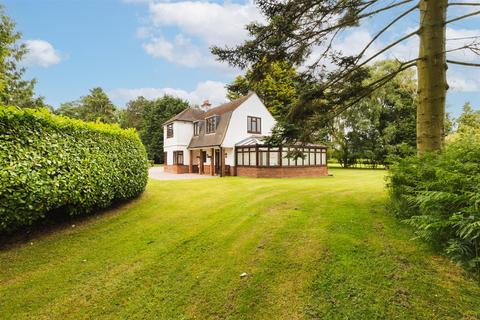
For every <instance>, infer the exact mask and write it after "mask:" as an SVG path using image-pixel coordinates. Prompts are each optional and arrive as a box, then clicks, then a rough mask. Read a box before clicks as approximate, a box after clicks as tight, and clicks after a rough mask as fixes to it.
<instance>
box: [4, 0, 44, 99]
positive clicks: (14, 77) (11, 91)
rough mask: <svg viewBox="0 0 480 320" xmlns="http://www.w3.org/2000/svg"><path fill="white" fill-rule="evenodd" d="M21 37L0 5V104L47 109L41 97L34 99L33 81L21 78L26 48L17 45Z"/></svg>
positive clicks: (22, 45) (23, 45)
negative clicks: (20, 64)
mask: <svg viewBox="0 0 480 320" xmlns="http://www.w3.org/2000/svg"><path fill="white" fill-rule="evenodd" d="M21 37H22V35H21V33H19V32H17V31H15V22H13V21H12V19H11V18H10V17H8V16H7V15H5V12H4V8H3V6H2V5H0V104H2V105H14V106H17V107H20V108H43V107H48V106H47V105H46V104H45V102H44V100H43V97H35V93H34V88H35V84H36V81H35V79H33V80H24V79H23V78H22V77H23V74H24V73H25V68H21V67H19V63H20V62H21V60H22V58H23V57H24V56H25V54H26V53H27V47H26V46H25V44H18V41H19V40H20V39H21Z"/></svg>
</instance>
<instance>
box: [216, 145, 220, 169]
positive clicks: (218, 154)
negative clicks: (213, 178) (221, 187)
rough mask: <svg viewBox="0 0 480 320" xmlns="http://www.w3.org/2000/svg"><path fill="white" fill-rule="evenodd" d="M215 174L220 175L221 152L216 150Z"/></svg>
mask: <svg viewBox="0 0 480 320" xmlns="http://www.w3.org/2000/svg"><path fill="white" fill-rule="evenodd" d="M215 174H220V150H218V149H215Z"/></svg>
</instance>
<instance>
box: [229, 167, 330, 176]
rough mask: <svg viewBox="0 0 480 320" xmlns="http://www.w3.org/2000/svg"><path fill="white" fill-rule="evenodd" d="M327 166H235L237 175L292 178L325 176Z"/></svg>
mask: <svg viewBox="0 0 480 320" xmlns="http://www.w3.org/2000/svg"><path fill="white" fill-rule="evenodd" d="M327 175H328V168H327V167H326V166H322V167H260V168H255V167H237V176H246V177H255V178H294V177H319V176H327Z"/></svg>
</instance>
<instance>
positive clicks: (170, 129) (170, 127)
mask: <svg viewBox="0 0 480 320" xmlns="http://www.w3.org/2000/svg"><path fill="white" fill-rule="evenodd" d="M167 138H173V123H169V124H167Z"/></svg>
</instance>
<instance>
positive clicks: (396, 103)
mask: <svg viewBox="0 0 480 320" xmlns="http://www.w3.org/2000/svg"><path fill="white" fill-rule="evenodd" d="M398 64H399V62H397V61H393V60H386V61H380V62H377V63H375V64H374V65H372V66H371V67H370V68H369V73H370V78H369V79H367V80H366V81H376V80H377V79H381V78H382V77H383V76H384V75H385V74H389V73H390V72H391V71H392V70H395V69H396V68H397V67H398ZM416 83H417V82H416V79H415V74H414V72H413V70H405V71H403V72H401V73H399V74H398V75H397V76H396V77H395V78H394V79H392V81H390V82H389V83H387V84H385V86H383V87H382V88H379V89H378V90H377V91H375V92H372V94H371V95H370V96H369V97H366V98H364V99H362V100H361V101H359V102H358V103H357V104H356V105H355V106H352V107H351V108H348V109H347V110H345V111H344V112H343V113H342V114H340V115H339V116H337V117H336V118H335V120H334V121H333V123H332V128H331V135H330V136H331V138H332V144H333V145H332V146H333V147H334V149H335V151H334V153H333V156H334V157H335V158H337V159H338V160H339V162H340V163H341V164H342V165H343V166H350V165H355V164H357V162H358V161H360V160H361V161H363V162H365V163H366V164H368V165H371V166H373V167H375V166H377V165H379V164H382V165H387V164H389V163H390V162H391V161H392V160H393V159H396V158H404V157H406V156H409V155H411V154H413V153H414V150H415V131H416V128H415V122H416V110H415V100H416Z"/></svg>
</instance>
